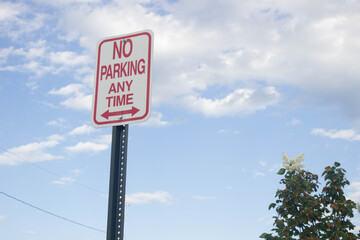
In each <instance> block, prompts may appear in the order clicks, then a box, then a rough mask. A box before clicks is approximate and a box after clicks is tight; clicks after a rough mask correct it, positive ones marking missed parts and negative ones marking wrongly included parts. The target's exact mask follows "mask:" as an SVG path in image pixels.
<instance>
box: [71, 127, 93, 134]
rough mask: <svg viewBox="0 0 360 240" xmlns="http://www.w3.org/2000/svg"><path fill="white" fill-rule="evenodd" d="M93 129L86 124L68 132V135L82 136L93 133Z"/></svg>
mask: <svg viewBox="0 0 360 240" xmlns="http://www.w3.org/2000/svg"><path fill="white" fill-rule="evenodd" d="M94 131H95V129H94V128H93V127H91V126H89V125H87V124H84V125H82V126H80V127H77V128H75V129H73V130H72V131H71V132H69V135H83V134H89V133H92V132H94Z"/></svg>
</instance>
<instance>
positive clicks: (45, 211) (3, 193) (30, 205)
mask: <svg viewBox="0 0 360 240" xmlns="http://www.w3.org/2000/svg"><path fill="white" fill-rule="evenodd" d="M0 193H1V194H2V195H4V196H6V197H8V198H10V199H12V200H15V201H17V202H20V203H22V204H24V205H27V206H29V207H32V208H34V209H36V210H38V211H41V212H44V213H46V214H48V215H51V216H53V217H57V218H60V219H62V220H64V221H66V222H70V223H73V224H76V225H78V226H81V227H85V228H88V229H91V230H94V231H98V232H102V233H106V232H105V231H103V230H101V229H98V228H94V227H91V226H88V225H85V224H82V223H80V222H77V221H74V220H71V219H68V218H65V217H62V216H60V215H57V214H55V213H52V212H49V211H47V210H44V209H42V208H39V207H37V206H34V205H32V204H30V203H27V202H25V201H23V200H21V199H18V198H16V197H14V196H11V195H9V194H7V193H5V192H2V191H0Z"/></svg>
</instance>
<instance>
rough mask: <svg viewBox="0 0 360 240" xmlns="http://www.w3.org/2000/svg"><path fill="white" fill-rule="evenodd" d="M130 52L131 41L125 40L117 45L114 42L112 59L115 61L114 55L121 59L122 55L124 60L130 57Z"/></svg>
mask: <svg viewBox="0 0 360 240" xmlns="http://www.w3.org/2000/svg"><path fill="white" fill-rule="evenodd" d="M127 45H128V47H127ZM126 50H127V51H126ZM132 50H133V42H132V41H131V39H127V40H124V41H121V40H120V41H119V45H118V43H117V42H116V41H114V48H113V59H115V55H117V57H118V58H121V57H122V55H124V57H126V58H127V57H130V55H131V53H132Z"/></svg>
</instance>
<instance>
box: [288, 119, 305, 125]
mask: <svg viewBox="0 0 360 240" xmlns="http://www.w3.org/2000/svg"><path fill="white" fill-rule="evenodd" d="M301 123H302V122H301V121H300V120H299V119H297V118H293V119H292V120H291V122H290V124H291V125H292V126H296V125H299V124H301Z"/></svg>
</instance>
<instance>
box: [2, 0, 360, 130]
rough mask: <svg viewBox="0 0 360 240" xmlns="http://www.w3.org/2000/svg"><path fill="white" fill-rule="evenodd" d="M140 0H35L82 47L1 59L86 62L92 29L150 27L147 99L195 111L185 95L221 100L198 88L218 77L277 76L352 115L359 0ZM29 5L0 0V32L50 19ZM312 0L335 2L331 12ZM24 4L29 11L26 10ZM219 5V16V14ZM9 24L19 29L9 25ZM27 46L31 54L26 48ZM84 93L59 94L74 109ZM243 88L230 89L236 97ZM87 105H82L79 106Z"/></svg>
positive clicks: (247, 81)
mask: <svg viewBox="0 0 360 240" xmlns="http://www.w3.org/2000/svg"><path fill="white" fill-rule="evenodd" d="M94 2H96V3H94ZM146 2H148V1H143V0H134V1H130V2H124V1H106V2H99V1H95V0H94V1H92V0H88V1H87V0H66V1H58V0H57V1H51V2H49V1H44V0H38V1H36V3H41V4H48V5H54V6H56V7H57V10H59V11H57V14H58V15H57V18H56V19H59V20H58V22H56V27H57V29H56V30H57V32H59V39H60V40H66V41H72V42H75V41H77V42H78V43H79V44H80V46H82V47H83V48H84V49H81V50H79V51H78V52H75V51H70V50H68V51H63V49H55V48H54V49H53V48H48V49H46V54H44V56H45V55H46V56H47V58H46V57H45V59H46V60H47V61H48V64H45V63H44V61H42V62H39V61H28V62H26V65H25V63H24V64H21V65H20V64H19V66H4V67H2V68H1V69H2V70H12V71H15V70H19V69H21V70H22V71H33V73H34V74H36V75H37V76H41V74H45V73H49V72H53V70H56V69H60V70H59V71H61V70H63V69H67V68H68V67H70V64H71V66H73V67H75V68H76V69H79V68H82V67H84V65H86V66H88V63H89V61H90V59H93V58H94V53H95V51H94V46H96V42H97V41H98V40H99V39H100V38H101V37H104V36H112V35H118V34H122V33H128V32H134V31H138V30H139V29H145V28H150V29H152V30H153V31H154V33H155V52H156V59H155V61H154V63H155V65H154V71H153V72H154V84H153V103H154V104H155V105H156V104H159V105H160V104H164V103H165V104H174V103H176V104H179V105H184V103H185V106H186V107H188V108H190V109H192V110H194V111H199V109H198V108H196V107H195V108H194V106H193V104H189V101H191V100H195V102H196V104H197V105H201V106H202V105H206V106H209V105H211V106H212V107H210V108H215V109H217V108H222V105H223V104H225V103H223V101H225V100H226V97H225V98H223V99H221V98H220V99H215V98H214V97H213V96H208V95H207V93H206V90H207V89H209V88H210V87H214V86H215V87H216V86H218V85H221V86H227V87H233V86H243V89H253V85H252V84H251V83H252V82H254V81H253V80H255V81H256V82H257V83H260V84H261V85H262V86H277V89H282V91H284V92H285V91H287V89H286V87H287V86H289V87H290V88H293V87H295V89H300V90H301V91H299V92H301V93H300V94H299V95H298V96H299V97H295V98H296V99H295V100H296V101H302V102H303V103H308V104H314V103H316V104H321V105H330V104H331V105H333V106H334V105H335V106H337V107H338V108H339V109H341V110H342V111H343V112H344V114H345V115H346V116H347V117H349V118H350V119H355V120H359V122H360V110H359V109H358V107H357V105H358V102H359V101H360V95H359V94H358V89H359V88H360V82H359V81H358V79H359V75H360V72H359V69H358V66H357V64H356V63H357V62H359V55H358V54H357V52H358V50H359V49H360V45H359V44H358V43H359V40H360V31H357V30H358V29H359V27H360V24H359V22H360V16H359V14H358V12H357V11H356V10H355V9H358V7H359V5H360V3H359V2H357V1H346V2H336V3H334V2H331V3H324V2H321V3H316V4H315V7H313V6H314V3H313V2H312V1H310V0H305V1H302V2H299V3H296V4H290V3H286V2H284V1H271V2H269V1H265V0H261V1H259V2H254V1H221V3H220V2H215V1H211V0H210V1H208V4H204V3H203V2H199V3H194V1H188V0H182V1H176V2H173V3H170V2H168V1H157V2H156V4H144V3H146ZM33 5H36V4H32V5H30V4H29V5H25V4H12V3H2V7H1V9H5V10H4V11H3V14H0V16H2V17H3V19H7V20H9V21H10V20H11V22H12V23H13V24H14V26H15V27H14V26H11V27H9V26H8V25H6V26H5V27H4V28H1V30H2V32H3V34H5V33H9V32H10V33H9V34H10V36H14V35H16V36H20V33H24V31H25V30H26V29H29V30H27V31H35V30H36V29H44V30H48V29H49V28H50V27H51V25H48V24H52V23H53V21H46V20H47V19H48V17H49V16H47V14H48V13H46V14H45V13H43V14H41V13H37V11H30V10H33V9H32V6H33ZM69 5H71V7H68V6H69ZM318 9H336V12H334V11H335V10H334V11H318ZM31 12H34V13H36V14H29V13H31ZM24 13H27V14H24ZM199 13H205V14H199ZM219 13H221V15H223V16H227V17H226V18H219V17H218V16H219ZM29 15H30V16H29ZM118 16H122V17H121V18H119V17H118ZM1 20H2V18H0V21H1ZM4 21H5V20H4ZM25 23H26V24H27V25H30V27H29V26H27V25H25ZM25 26H26V28H25ZM16 27H17V28H19V29H21V31H20V30H19V31H16ZM7 30H11V31H7ZM48 44H50V43H48ZM24 49H26V48H24ZM49 49H51V51H50V50H49ZM300 49H301V50H300ZM14 50H15V49H14ZM80 51H81V53H80ZM40 53H41V52H38V54H40ZM27 54H29V56H31V55H32V54H36V52H33V53H32V54H30V52H27ZM90 56H92V57H90ZM33 60H34V58H33ZM37 60H38V59H37ZM43 60H44V59H43ZM58 65H61V66H60V67H58ZM163 66H166V67H165V68H164V67H163ZM18 67H19V68H18ZM54 67H56V68H54ZM34 69H36V71H35V70H34ZM54 72H55V73H56V71H54ZM74 72H76V71H74ZM155 74H156V76H155ZM155 79H156V80H155ZM278 86H279V87H278ZM282 86H285V88H282ZM279 91H280V90H277V92H279ZM87 95H88V93H87V92H82V95H79V96H71V97H70V99H68V100H66V101H63V103H62V104H64V105H65V106H67V107H71V103H74V102H75V106H76V108H75V109H84V108H81V107H80V104H79V102H82V100H84V98H85V96H87ZM230 95H236V93H235V92H233V93H229V94H228V96H230ZM283 95H284V94H282V96H283ZM69 96H70V95H69ZM183 96H188V97H186V98H183ZM204 96H206V97H204ZM244 96H245V95H243V94H242V97H241V96H239V94H237V98H238V100H239V101H240V99H242V98H243V97H244ZM267 96H268V97H269V95H268V94H267ZM234 97H235V96H234ZM179 99H180V101H178V100H179ZM182 100H184V101H185V102H184V101H182ZM268 100H269V101H268V102H269V103H268V104H265V102H266V101H265V102H262V103H263V104H259V107H256V106H257V105H255V106H253V107H252V108H251V107H250V108H249V109H244V108H243V107H240V109H239V107H235V106H233V107H234V108H235V110H237V111H238V112H242V113H243V112H247V111H248V113H253V112H255V111H258V110H262V109H265V107H266V106H268V105H271V104H273V103H274V102H277V101H278V100H279V99H278V98H277V97H273V98H272V100H273V101H271V98H270V99H268ZM89 106H90V105H89V104H88V105H86V107H85V109H89ZM260 106H262V107H260ZM234 108H231V107H230V106H229V109H230V110H228V111H225V110H224V111H222V113H221V114H214V113H213V112H212V111H211V110H206V111H205V110H203V111H201V112H202V113H204V114H206V115H208V116H224V115H227V114H230V112H234ZM296 124H297V123H296Z"/></svg>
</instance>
